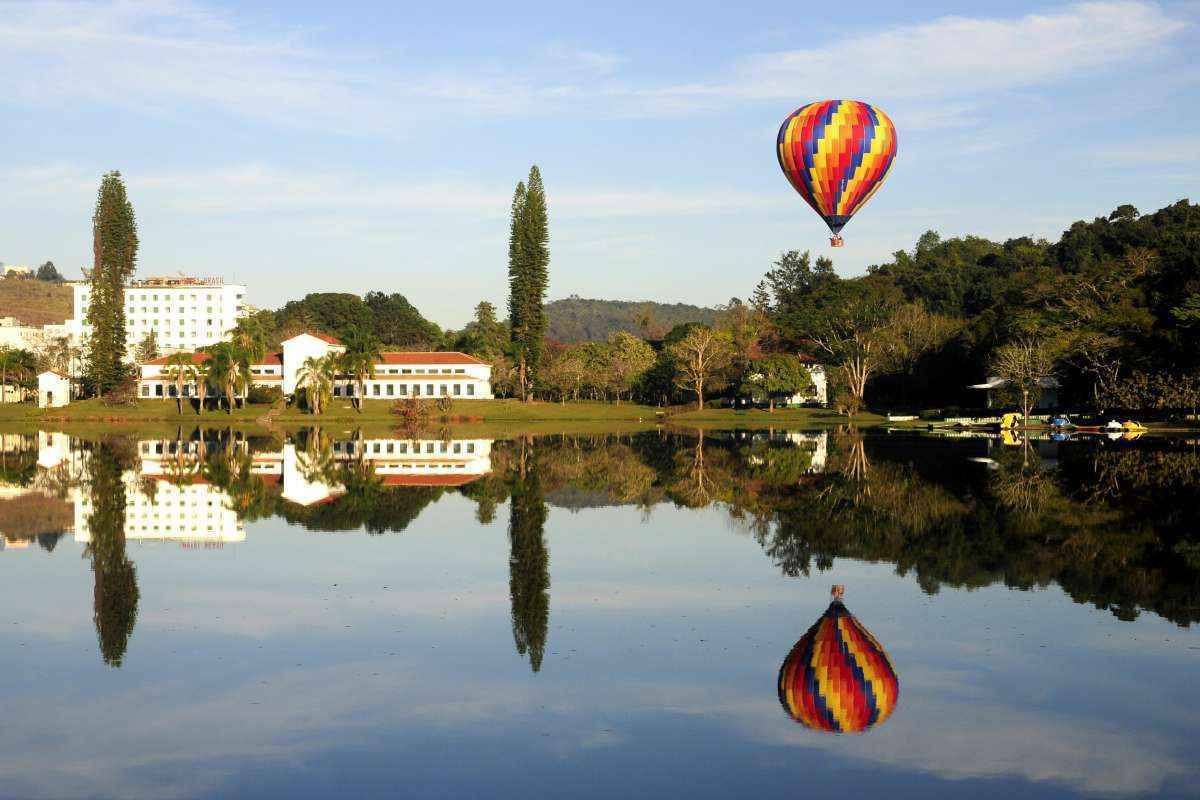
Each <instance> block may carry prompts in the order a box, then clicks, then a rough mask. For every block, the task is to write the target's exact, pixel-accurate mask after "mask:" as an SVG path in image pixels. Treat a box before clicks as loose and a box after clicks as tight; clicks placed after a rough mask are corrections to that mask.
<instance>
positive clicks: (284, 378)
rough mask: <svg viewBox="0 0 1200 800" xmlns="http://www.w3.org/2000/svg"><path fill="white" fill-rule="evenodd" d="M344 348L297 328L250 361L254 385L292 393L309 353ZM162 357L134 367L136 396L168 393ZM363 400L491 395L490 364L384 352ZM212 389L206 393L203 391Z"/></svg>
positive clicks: (349, 391)
mask: <svg viewBox="0 0 1200 800" xmlns="http://www.w3.org/2000/svg"><path fill="white" fill-rule="evenodd" d="M345 351H346V347H345V345H343V344H342V343H341V342H340V341H338V340H337V339H336V338H334V337H332V336H329V335H327V334H323V333H301V334H297V335H296V336H293V337H291V338H290V339H286V340H284V341H283V342H282V343H281V344H280V350H279V352H275V353H268V354H267V355H266V356H265V357H264V358H262V359H261V360H260V362H259V363H255V364H251V365H250V379H251V383H252V384H253V385H255V386H278V387H280V389H281V390H282V391H283V394H284V395H285V396H290V395H292V394H294V393H295V391H296V385H297V375H298V373H299V372H300V368H301V367H302V366H303V365H304V362H305V361H307V360H308V359H310V358H316V359H321V358H324V357H326V356H328V355H330V354H331V353H332V354H341V353H344V352H345ZM191 357H192V363H193V365H195V366H197V367H201V366H203V364H204V363H205V362H207V361H208V359H209V355H208V354H207V353H193V354H192V356H191ZM168 359H169V357H168V356H163V357H162V358H156V359H154V360H152V361H147V362H146V363H144V364H142V365H141V366H140V372H141V375H140V380H139V386H138V396H139V397H141V398H146V399H154V398H162V399H167V398H172V397H174V392H175V382H174V380H173V379H172V376H171V371H170V369H169V368H168V366H167V361H168ZM363 388H364V390H365V396H366V399H368V400H399V399H402V398H407V397H432V398H437V397H451V398H459V399H472V400H491V399H493V398H494V395H493V394H492V365H491V364H489V363H487V362H486V361H481V360H480V359H478V358H475V357H474V356H469V355H467V354H466V353H457V352H419V351H386V352H383V353H381V354H380V358H379V362H378V363H376V364H375V376H374V377H372V378H368V379H367V380H366V382H365V383H364V387H363ZM356 391H357V386H356V385H355V382H354V381H353V380H351V378H350V377H349V376H348V375H338V376H337V377H336V379H335V380H334V385H333V394H334V396H335V397H347V398H349V397H354V395H355V392H356ZM183 394H184V396H185V397H194V396H195V395H196V391H195V385H194V381H188V382H186V383H185V385H184V387H183ZM209 394H210V395H211V394H212V393H211V392H210V393H209Z"/></svg>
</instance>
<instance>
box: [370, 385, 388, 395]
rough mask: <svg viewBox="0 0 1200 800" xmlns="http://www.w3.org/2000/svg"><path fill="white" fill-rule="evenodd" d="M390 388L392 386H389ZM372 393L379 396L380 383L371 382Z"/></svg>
mask: <svg viewBox="0 0 1200 800" xmlns="http://www.w3.org/2000/svg"><path fill="white" fill-rule="evenodd" d="M388 388H389V389H390V388H391V387H390V386H389V387H388ZM371 394H372V395H373V396H375V397H379V384H378V383H372V384H371Z"/></svg>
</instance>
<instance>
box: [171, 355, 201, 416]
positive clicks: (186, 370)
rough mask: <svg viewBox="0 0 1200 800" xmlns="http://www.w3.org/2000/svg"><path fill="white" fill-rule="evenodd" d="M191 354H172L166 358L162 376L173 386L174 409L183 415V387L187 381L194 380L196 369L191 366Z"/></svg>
mask: <svg viewBox="0 0 1200 800" xmlns="http://www.w3.org/2000/svg"><path fill="white" fill-rule="evenodd" d="M192 360H193V356H192V354H191V353H172V354H171V355H169V356H167V363H166V367H165V368H164V369H163V376H164V377H166V378H167V380H169V381H172V382H173V383H174V384H175V407H176V408H177V409H178V411H179V413H180V414H182V413H183V387H184V385H185V384H186V383H187V382H188V381H193V380H195V379H196V368H195V366H194V365H193V364H192Z"/></svg>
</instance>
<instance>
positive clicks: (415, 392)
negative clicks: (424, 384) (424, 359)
mask: <svg viewBox="0 0 1200 800" xmlns="http://www.w3.org/2000/svg"><path fill="white" fill-rule="evenodd" d="M420 396H421V384H419V383H414V384H413V397H420Z"/></svg>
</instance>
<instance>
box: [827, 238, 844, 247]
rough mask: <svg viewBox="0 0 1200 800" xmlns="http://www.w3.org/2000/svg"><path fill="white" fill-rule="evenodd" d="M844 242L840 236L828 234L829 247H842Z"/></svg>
mask: <svg viewBox="0 0 1200 800" xmlns="http://www.w3.org/2000/svg"><path fill="white" fill-rule="evenodd" d="M845 244H846V243H845V242H844V241H843V240H842V237H840V236H830V237H829V246H830V247H842V246H844V245H845Z"/></svg>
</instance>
